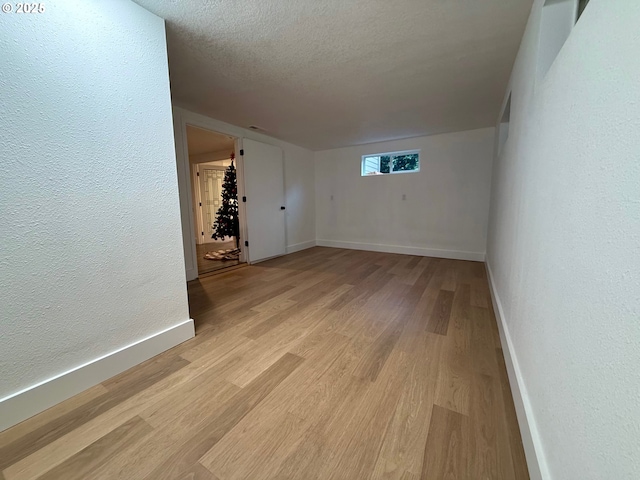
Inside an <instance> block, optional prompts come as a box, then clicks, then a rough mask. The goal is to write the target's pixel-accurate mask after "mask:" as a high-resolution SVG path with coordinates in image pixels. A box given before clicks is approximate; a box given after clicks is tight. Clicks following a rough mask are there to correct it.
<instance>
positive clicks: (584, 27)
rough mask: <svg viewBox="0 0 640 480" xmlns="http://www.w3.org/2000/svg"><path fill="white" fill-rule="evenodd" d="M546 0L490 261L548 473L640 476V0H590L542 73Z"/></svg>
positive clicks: (532, 42) (528, 42)
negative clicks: (538, 66)
mask: <svg viewBox="0 0 640 480" xmlns="http://www.w3.org/2000/svg"><path fill="white" fill-rule="evenodd" d="M542 4H543V2H542V0H538V1H536V4H535V6H534V9H533V12H532V16H531V19H530V22H529V25H528V27H527V31H526V34H525V37H524V39H523V43H522V48H521V50H520V53H519V56H518V59H517V61H516V64H515V68H514V71H513V77H512V92H513V93H512V103H511V104H512V109H511V125H510V129H509V132H510V133H509V139H508V140H507V142H506V144H505V146H504V148H503V150H502V154H501V156H500V157H499V159H498V160H497V161H495V162H494V177H493V197H492V207H491V220H490V225H489V242H488V251H487V260H488V263H489V265H490V267H491V270H492V272H493V276H494V280H495V284H496V287H497V293H498V296H499V298H500V300H501V302H502V306H503V310H504V315H505V320H506V323H507V326H508V330H509V334H510V337H511V340H512V344H513V352H512V353H513V354H515V356H516V357H517V360H518V363H519V366H520V370H521V376H522V380H523V382H524V384H525V386H526V388H527V391H528V396H529V401H530V404H531V408H532V413H533V419H534V421H535V426H536V427H537V431H538V433H539V441H540V444H541V445H542V449H543V453H544V457H545V458H546V462H545V464H544V465H543V473H544V472H545V471H546V470H548V474H547V475H546V476H544V478H553V479H556V480H573V479H575V480H589V479H593V480H596V479H598V480H600V479H616V480H623V479H625V480H631V479H638V478H640V450H639V444H638V439H639V438H640V394H639V392H640V373H639V368H638V366H640V160H639V152H640V135H639V134H638V132H640V88H638V79H639V78H640V57H639V56H638V52H639V51H640V34H639V33H638V25H639V24H640V2H637V1H636V0H619V1H615V2H611V1H608V0H591V2H589V5H588V7H587V8H586V10H585V12H584V14H583V15H582V17H581V18H580V20H579V21H578V23H577V24H576V26H575V27H574V29H573V31H572V33H571V35H570V37H569V39H568V40H567V42H566V43H565V45H564V47H563V49H562V51H560V54H559V56H558V57H557V58H556V61H555V63H554V64H553V65H552V66H551V69H550V70H549V72H548V73H547V76H546V77H545V78H539V79H537V80H536V53H537V50H536V46H537V45H538V37H537V35H538V32H539V22H540V12H541V9H542Z"/></svg>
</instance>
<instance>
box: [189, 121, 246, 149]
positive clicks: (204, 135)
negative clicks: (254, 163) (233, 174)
mask: <svg viewBox="0 0 640 480" xmlns="http://www.w3.org/2000/svg"><path fill="white" fill-rule="evenodd" d="M234 146H235V143H234V141H233V138H232V137H229V136H228V135H222V134H220V133H215V132H210V131H209V130H204V129H202V128H197V127H192V126H191V125H187V147H188V149H189V155H200V154H202V153H210V152H219V151H221V150H228V151H229V153H231V152H233V149H234Z"/></svg>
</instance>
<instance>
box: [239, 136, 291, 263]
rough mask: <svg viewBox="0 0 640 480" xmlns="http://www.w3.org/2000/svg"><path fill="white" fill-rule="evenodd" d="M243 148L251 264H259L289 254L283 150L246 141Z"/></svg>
mask: <svg viewBox="0 0 640 480" xmlns="http://www.w3.org/2000/svg"><path fill="white" fill-rule="evenodd" d="M242 148H243V150H244V156H243V163H244V185H245V191H246V196H247V203H246V217H247V237H248V241H249V261H250V262H258V261H260V260H265V259H267V258H272V257H277V256H279V255H284V254H285V253H286V251H285V250H286V246H285V223H284V208H285V205H284V166H283V158H282V149H281V148H280V147H275V146H273V145H268V144H266V143H261V142H256V141H255V140H249V139H247V138H245V139H243V141H242Z"/></svg>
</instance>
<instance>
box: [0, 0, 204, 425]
mask: <svg viewBox="0 0 640 480" xmlns="http://www.w3.org/2000/svg"><path fill="white" fill-rule="evenodd" d="M46 7H47V9H46V11H45V13H42V14H31V15H19V14H15V13H14V14H3V15H2V16H1V18H0V30H1V31H2V35H1V38H0V85H2V90H3V94H2V114H1V115H0V131H1V132H2V141H1V142H0V158H2V162H1V165H0V192H2V193H1V194H0V217H1V218H2V221H3V226H2V228H0V310H1V314H0V331H1V332H2V334H0V372H1V375H0V430H2V429H4V428H6V427H8V426H10V425H12V424H14V423H17V422H19V421H21V420H23V419H24V418H27V417H29V416H31V415H33V414H35V413H37V412H39V411H41V410H43V409H45V408H47V407H49V406H51V405H53V404H55V403H57V402H59V401H61V400H64V399H65V398H68V397H70V396H72V395H74V394H75V393H78V392H79V391H82V390H84V389H85V388H88V387H89V386H91V385H94V384H96V383H98V382H101V381H102V380H104V379H105V378H108V377H110V376H112V375H114V374H116V373H119V372H120V371H122V370H125V369H126V368H129V367H130V366H132V365H134V364H136V363H139V362H141V361H143V360H146V359H147V358H150V357H151V356H153V355H155V354H157V353H160V352H161V351H163V350H165V349H167V348H170V347H171V346H173V345H175V344H177V343H179V342H180V341H183V340H185V339H186V338H189V337H190V336H193V322H192V321H190V320H189V312H188V305H187V291H186V286H185V274H184V263H183V262H184V258H183V253H182V238H181V234H180V211H179V206H178V188H177V180H176V168H175V153H174V145H173V129H172V120H171V102H170V93H169V78H168V65H167V52H166V48H165V29H164V22H163V20H162V19H160V18H158V17H156V16H155V15H153V14H151V13H149V12H147V11H146V10H144V9H143V8H141V7H140V6H138V5H136V4H135V3H133V2H131V1H129V0H112V1H109V2H104V1H101V0H86V1H83V2H56V3H55V7H54V5H49V4H47V5H46ZM145 239H150V241H148V242H146V241H145ZM158 239H162V241H158ZM183 327H185V328H183Z"/></svg>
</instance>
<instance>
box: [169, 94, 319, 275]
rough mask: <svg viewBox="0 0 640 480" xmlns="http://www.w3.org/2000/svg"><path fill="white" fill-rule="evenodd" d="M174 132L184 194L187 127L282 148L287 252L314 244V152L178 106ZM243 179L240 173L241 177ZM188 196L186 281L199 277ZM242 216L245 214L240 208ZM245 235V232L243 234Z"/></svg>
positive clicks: (187, 181) (183, 204)
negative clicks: (190, 126) (204, 129)
mask: <svg viewBox="0 0 640 480" xmlns="http://www.w3.org/2000/svg"><path fill="white" fill-rule="evenodd" d="M173 112H174V131H175V138H176V154H177V158H178V178H179V183H180V189H181V191H184V192H186V191H188V190H189V188H190V186H189V185H190V183H191V181H190V179H189V165H188V163H189V162H188V159H187V160H186V161H185V155H186V151H187V150H186V125H187V124H189V125H193V126H196V127H200V128H206V129H209V130H214V131H216V132H219V133H224V134H227V135H233V136H235V137H238V138H239V139H240V141H241V140H242V138H250V139H252V140H256V141H258V142H264V143H268V144H270V145H276V146H278V147H280V148H282V151H283V154H284V185H285V200H286V207H287V209H286V211H285V222H286V242H287V252H294V251H297V250H301V249H303V248H308V247H312V246H314V245H315V239H316V232H315V221H314V218H315V195H314V185H315V184H314V165H313V158H314V157H313V152H312V151H311V150H307V149H306V148H303V147H299V146H297V145H293V144H291V143H288V142H285V141H282V140H278V139H276V138H273V137H269V136H267V135H264V134H261V133H257V132H255V131H253V130H249V129H246V128H241V127H237V126H235V125H230V124H228V123H225V122H221V121H219V120H215V119H213V118H209V117H206V116H204V115H200V114H198V113H194V112H190V111H188V110H185V109H184V108H181V107H179V106H174V108H173ZM238 178H240V173H239V174H238ZM190 198H191V197H190V196H189V195H183V197H182V199H181V210H182V212H183V215H182V221H183V225H182V231H183V235H184V251H185V258H186V260H185V268H186V272H187V279H192V278H196V276H197V273H198V270H197V263H196V257H195V238H194V237H193V232H194V229H193V223H194V218H193V213H191V214H190V213H189V210H190V209H191V205H190V204H189V199H190ZM240 214H243V210H242V205H240ZM241 233H242V232H241Z"/></svg>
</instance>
